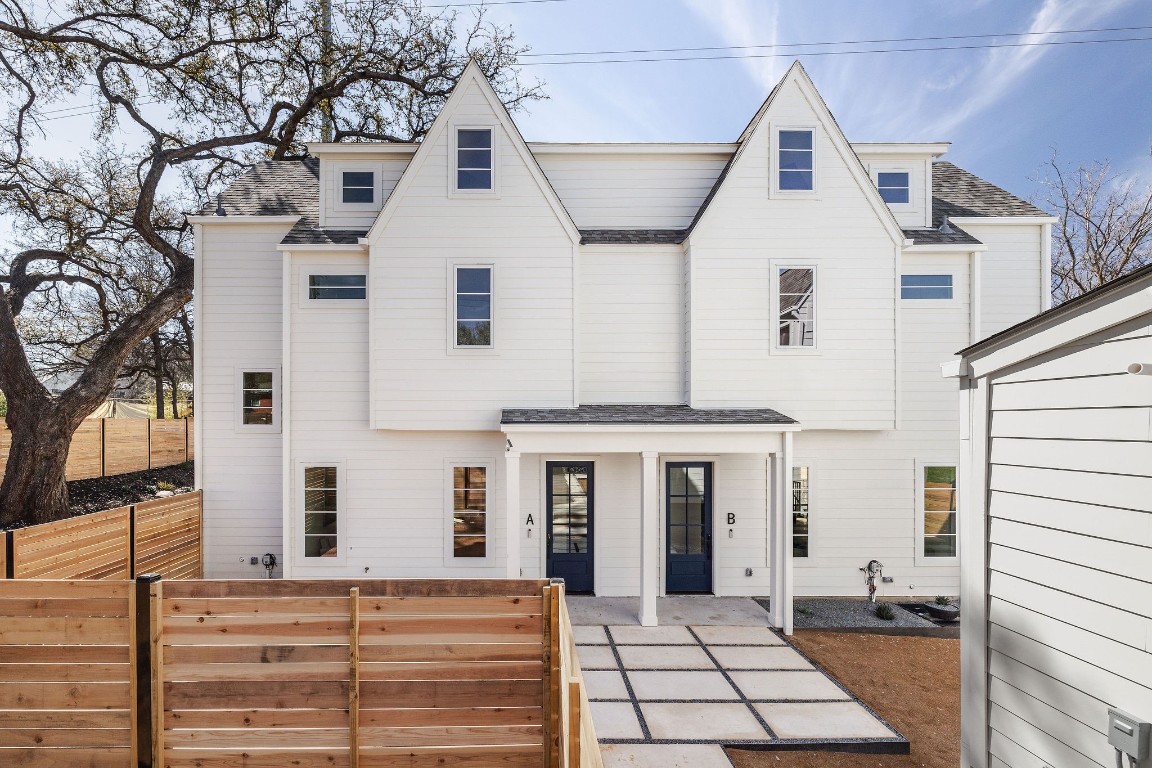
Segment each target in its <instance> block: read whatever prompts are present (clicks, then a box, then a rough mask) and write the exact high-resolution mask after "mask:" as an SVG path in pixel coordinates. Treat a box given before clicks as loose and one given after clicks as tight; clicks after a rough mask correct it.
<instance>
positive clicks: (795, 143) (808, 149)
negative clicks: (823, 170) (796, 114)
mask: <svg viewBox="0 0 1152 768" xmlns="http://www.w3.org/2000/svg"><path fill="white" fill-rule="evenodd" d="M776 141H777V144H778V146H777V149H776V165H777V169H776V173H777V177H776V186H777V189H779V190H780V191H781V192H811V191H813V190H815V189H816V132H815V131H814V130H812V129H811V128H802V129H801V128H797V129H781V130H780V131H778V132H777V134H776Z"/></svg>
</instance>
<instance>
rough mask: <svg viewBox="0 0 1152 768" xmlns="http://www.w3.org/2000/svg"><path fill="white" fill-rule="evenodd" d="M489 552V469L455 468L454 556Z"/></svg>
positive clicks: (453, 487) (470, 555) (453, 478)
mask: <svg viewBox="0 0 1152 768" xmlns="http://www.w3.org/2000/svg"><path fill="white" fill-rule="evenodd" d="M487 555H488V469H487V467H453V468H452V556H453V557H487Z"/></svg>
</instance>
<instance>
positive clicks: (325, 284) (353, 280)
mask: <svg viewBox="0 0 1152 768" xmlns="http://www.w3.org/2000/svg"><path fill="white" fill-rule="evenodd" d="M367 296H368V276H367V275H308V298H309V299H312V300H317V299H320V300H331V299H364V298H367Z"/></svg>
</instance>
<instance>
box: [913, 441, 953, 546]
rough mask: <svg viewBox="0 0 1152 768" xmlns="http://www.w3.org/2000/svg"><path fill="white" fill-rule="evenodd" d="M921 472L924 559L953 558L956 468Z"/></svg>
mask: <svg viewBox="0 0 1152 768" xmlns="http://www.w3.org/2000/svg"><path fill="white" fill-rule="evenodd" d="M921 472H922V477H921V488H920V492H921V496H920V514H921V515H923V517H924V542H923V545H924V557H956V553H957V547H956V544H957V541H956V539H957V530H956V512H957V505H956V467H955V466H952V465H938V464H936V465H933V464H929V465H924V466H922V467H921Z"/></svg>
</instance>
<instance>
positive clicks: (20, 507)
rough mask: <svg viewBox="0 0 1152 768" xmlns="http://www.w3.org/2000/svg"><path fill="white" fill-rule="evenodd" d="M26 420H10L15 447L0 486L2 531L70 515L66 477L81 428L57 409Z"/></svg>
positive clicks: (45, 411)
mask: <svg viewBox="0 0 1152 768" xmlns="http://www.w3.org/2000/svg"><path fill="white" fill-rule="evenodd" d="M23 416H24V417H23V418H19V419H13V418H9V419H8V426H9V427H10V428H11V430H12V445H11V450H10V452H9V454H8V464H7V468H6V471H5V473H4V482H3V484H0V528H10V527H13V526H15V525H20V524H34V523H47V522H50V521H52V520H59V519H61V518H64V517H68V515H69V511H68V485H67V484H66V483H65V480H64V473H65V467H66V465H67V463H68V447H69V445H70V444H71V442H72V433H73V432H75V431H76V427H77V426H78V425H77V424H73V423H71V420H69V419H68V418H66V417H65V416H64V415H62V414H61V413H60V412H59V411H57V410H56V409H54V408H49V409H45V410H44V411H43V412H40V413H29V414H23ZM29 417H30V418H29Z"/></svg>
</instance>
